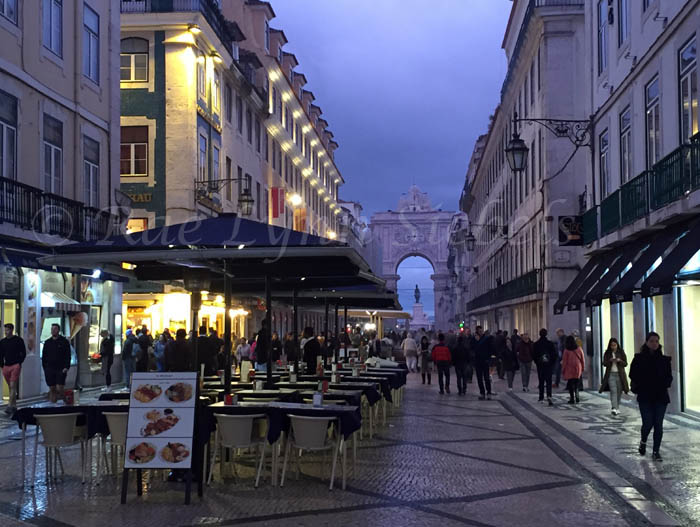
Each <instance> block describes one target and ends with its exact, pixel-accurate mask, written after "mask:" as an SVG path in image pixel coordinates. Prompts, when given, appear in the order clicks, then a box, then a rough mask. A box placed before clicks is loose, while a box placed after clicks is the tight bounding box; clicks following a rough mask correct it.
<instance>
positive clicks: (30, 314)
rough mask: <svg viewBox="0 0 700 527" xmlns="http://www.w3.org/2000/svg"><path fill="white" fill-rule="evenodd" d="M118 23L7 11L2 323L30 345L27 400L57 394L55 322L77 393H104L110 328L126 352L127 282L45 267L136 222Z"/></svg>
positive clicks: (53, 12) (0, 109)
mask: <svg viewBox="0 0 700 527" xmlns="http://www.w3.org/2000/svg"><path fill="white" fill-rule="evenodd" d="M119 15H120V14H119V9H118V6H117V5H116V4H113V3H112V2H98V1H94V0H84V1H83V0H80V1H75V2H61V1H59V0H42V1H36V2H26V1H25V2H22V1H19V0H6V1H4V2H2V3H0V47H1V48H2V50H3V51H2V56H0V224H1V226H0V231H1V234H0V252H2V258H1V259H0V313H1V315H0V323H2V324H5V323H12V324H14V325H15V328H16V331H17V333H18V334H19V335H20V336H21V337H23V338H24V340H25V343H26V347H27V351H28V355H27V359H26V361H25V363H24V366H23V370H22V375H21V378H20V384H19V390H20V394H19V395H20V397H22V398H25V397H31V396H35V395H39V394H41V393H44V392H46V391H47V386H46V385H45V384H44V376H43V374H42V371H41V349H42V344H43V342H44V340H45V339H47V338H48V336H49V334H50V328H51V324H52V323H57V324H59V325H60V327H61V331H62V333H63V334H64V335H66V336H67V337H69V338H70V340H71V344H72V346H73V350H74V353H73V358H72V366H71V369H70V371H69V375H68V383H67V384H68V385H71V386H72V385H74V384H78V383H79V384H81V385H84V386H90V385H94V384H101V383H103V382H104V380H103V377H102V375H101V372H100V359H99V354H98V351H99V343H100V337H99V332H100V329H101V328H105V329H109V331H110V332H112V333H114V334H115V335H117V347H116V348H117V349H116V352H117V354H119V351H120V337H119V335H120V334H121V323H122V321H121V308H120V305H121V288H122V285H121V283H119V282H118V281H115V280H113V278H114V277H112V276H110V275H109V274H108V273H107V272H106V269H97V270H94V269H56V268H51V267H47V266H44V265H42V264H41V263H40V261H39V259H40V258H41V256H43V255H46V254H47V253H48V252H49V251H50V250H51V247H53V246H56V245H62V244H66V243H70V242H76V241H79V242H90V241H95V240H98V239H100V238H102V237H105V236H109V235H111V234H113V233H115V232H117V231H118V230H119V228H120V227H119V218H118V214H119V213H120V212H122V213H124V214H126V211H124V210H123V209H121V208H120V206H121V205H123V204H124V200H120V199H119V195H118V194H117V190H118V188H119V176H118V172H117V169H116V167H117V166H118V164H117V161H118V148H119V83H118V55H117V49H118V48H117V46H118V34H119ZM127 201H128V200H127ZM116 362H117V363H119V360H118V359H117V361H116ZM116 369H119V368H118V367H117V368H115V370H116ZM3 395H7V386H6V385H5V384H4V381H3Z"/></svg>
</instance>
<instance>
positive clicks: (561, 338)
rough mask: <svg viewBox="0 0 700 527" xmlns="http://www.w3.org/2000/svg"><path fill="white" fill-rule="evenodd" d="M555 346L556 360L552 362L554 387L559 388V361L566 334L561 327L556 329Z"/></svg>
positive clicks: (561, 356) (562, 353) (562, 352)
mask: <svg viewBox="0 0 700 527" xmlns="http://www.w3.org/2000/svg"><path fill="white" fill-rule="evenodd" d="M555 346H556V348H557V361H556V362H555V363H554V387H555V388H559V383H560V382H561V361H562V358H563V357H564V348H565V347H566V334H565V333H564V330H563V329H561V328H559V329H557V341H556V343H555Z"/></svg>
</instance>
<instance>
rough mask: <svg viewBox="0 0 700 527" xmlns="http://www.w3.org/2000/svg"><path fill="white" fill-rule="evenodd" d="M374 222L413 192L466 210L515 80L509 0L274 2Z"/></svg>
mask: <svg viewBox="0 0 700 527" xmlns="http://www.w3.org/2000/svg"><path fill="white" fill-rule="evenodd" d="M271 3H272V6H273V8H274V10H275V12H276V14H277V18H276V19H275V20H273V21H272V26H273V27H277V28H281V29H283V30H284V32H285V34H286V35H287V38H288V40H289V43H288V44H287V45H286V46H285V50H286V51H289V52H291V53H294V54H295V55H296V57H297V59H298V60H299V66H298V68H297V69H298V70H299V71H300V72H303V73H304V74H305V75H306V77H307V79H308V81H309V84H308V85H307V89H310V90H311V91H313V93H314V95H315V96H316V103H317V104H318V105H319V106H320V107H321V109H322V110H323V116H324V118H325V119H326V120H327V121H328V123H329V129H330V130H331V131H332V132H333V133H334V134H335V138H336V140H337V141H338V143H339V145H340V148H339V149H338V151H337V153H336V164H337V165H338V168H339V169H340V171H341V173H342V175H343V177H344V178H345V181H346V184H345V185H344V186H343V187H341V190H340V197H341V199H344V200H354V201H359V202H361V203H362V205H363V207H364V212H365V215H366V216H367V219H369V218H370V216H371V214H372V213H373V212H376V211H380V210H387V209H394V208H395V207H396V204H397V202H398V199H399V196H400V195H401V193H402V192H405V191H406V190H407V189H408V187H409V186H410V185H411V183H415V184H416V185H418V186H419V187H420V188H421V189H422V190H423V191H427V192H428V193H429V194H430V197H431V200H432V203H433V206H436V207H441V208H443V210H456V208H457V201H458V199H459V194H460V192H461V190H462V186H463V184H464V176H465V173H466V167H467V163H468V160H469V156H470V155H471V151H472V148H473V147H474V142H475V140H476V138H477V136H478V135H479V134H482V133H484V132H485V131H486V127H487V124H488V117H489V115H490V114H491V113H493V111H494V109H495V106H496V104H497V103H498V99H499V91H500V87H501V83H502V81H503V78H504V75H505V71H506V61H505V55H504V53H503V50H502V49H501V42H502V39H503V34H504V31H505V27H506V23H507V21H508V14H509V12H510V8H511V6H512V2H511V1H510V0H272V2H271Z"/></svg>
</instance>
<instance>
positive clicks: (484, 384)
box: [474, 326, 493, 401]
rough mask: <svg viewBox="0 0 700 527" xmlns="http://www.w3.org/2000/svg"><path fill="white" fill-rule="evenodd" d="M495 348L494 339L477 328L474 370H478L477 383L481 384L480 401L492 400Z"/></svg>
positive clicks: (479, 327)
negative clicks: (491, 367)
mask: <svg viewBox="0 0 700 527" xmlns="http://www.w3.org/2000/svg"><path fill="white" fill-rule="evenodd" d="M492 348H493V337H492V336H491V335H489V334H484V330H483V328H482V327H481V326H476V335H474V369H475V370H476V382H477V383H478V384H479V400H480V401H483V400H485V399H488V400H489V401H490V400H491V395H493V394H492V393H491V374H490V362H491V354H492Z"/></svg>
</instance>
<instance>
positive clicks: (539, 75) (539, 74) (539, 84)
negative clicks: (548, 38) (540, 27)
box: [537, 46, 542, 93]
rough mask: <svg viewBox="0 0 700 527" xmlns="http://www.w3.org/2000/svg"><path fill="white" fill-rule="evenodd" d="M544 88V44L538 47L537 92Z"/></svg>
mask: <svg viewBox="0 0 700 527" xmlns="http://www.w3.org/2000/svg"><path fill="white" fill-rule="evenodd" d="M540 89H542V46H540V47H539V48H537V93H539V92H540Z"/></svg>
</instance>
